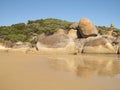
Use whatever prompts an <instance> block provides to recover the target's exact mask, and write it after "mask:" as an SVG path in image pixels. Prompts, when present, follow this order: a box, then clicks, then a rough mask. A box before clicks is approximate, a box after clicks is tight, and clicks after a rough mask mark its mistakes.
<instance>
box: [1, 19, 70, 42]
mask: <svg viewBox="0 0 120 90" xmlns="http://www.w3.org/2000/svg"><path fill="white" fill-rule="evenodd" d="M71 24H72V22H68V21H63V20H59V19H54V18H48V19H40V20H34V21H32V20H29V21H28V23H27V24H25V23H18V24H13V25H11V26H1V27H0V42H3V41H12V42H17V41H22V42H25V41H28V42H29V40H30V38H31V37H32V36H35V35H40V34H42V33H45V34H46V35H50V34H53V33H54V32H56V31H57V30H59V29H64V30H69V26H70V25H71Z"/></svg>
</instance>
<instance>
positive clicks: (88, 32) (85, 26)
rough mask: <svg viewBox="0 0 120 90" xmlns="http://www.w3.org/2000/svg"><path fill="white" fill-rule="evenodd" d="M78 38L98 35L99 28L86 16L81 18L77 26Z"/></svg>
mask: <svg viewBox="0 0 120 90" xmlns="http://www.w3.org/2000/svg"><path fill="white" fill-rule="evenodd" d="M77 35H78V38H87V37H90V36H97V35H98V30H97V28H96V27H95V25H94V24H93V23H92V22H91V21H90V20H89V19H86V18H83V19H81V20H80V22H79V24H78V28H77Z"/></svg>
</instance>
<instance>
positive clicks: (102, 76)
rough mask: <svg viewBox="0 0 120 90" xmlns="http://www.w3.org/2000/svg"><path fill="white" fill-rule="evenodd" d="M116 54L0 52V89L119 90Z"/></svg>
mask: <svg viewBox="0 0 120 90" xmlns="http://www.w3.org/2000/svg"><path fill="white" fill-rule="evenodd" d="M119 84H120V56H119V55H112V54H111V55H104V54H102V55H99V54H96V55H95V54H89V55H88V54H86V55H85V54H84V55H39V54H23V53H0V90H120V85H119Z"/></svg>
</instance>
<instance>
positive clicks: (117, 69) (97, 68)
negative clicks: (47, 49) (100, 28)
mask: <svg viewBox="0 0 120 90" xmlns="http://www.w3.org/2000/svg"><path fill="white" fill-rule="evenodd" d="M49 64H50V66H51V67H52V68H54V69H55V70H62V71H69V72H73V73H75V74H76V75H78V76H80V77H96V76H111V77H112V76H115V75H117V74H120V61H119V58H118V57H117V56H114V55H113V56H112V55H111V56H108V55H104V56H102V55H80V56H74V55H73V56H72V55H69V56H62V57H61V56H54V57H50V58H49Z"/></svg>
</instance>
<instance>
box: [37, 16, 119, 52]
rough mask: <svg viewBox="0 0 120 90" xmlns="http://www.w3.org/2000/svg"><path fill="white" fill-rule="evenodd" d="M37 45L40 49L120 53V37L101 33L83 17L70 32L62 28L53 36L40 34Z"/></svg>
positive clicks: (73, 25)
mask: <svg viewBox="0 0 120 90" xmlns="http://www.w3.org/2000/svg"><path fill="white" fill-rule="evenodd" d="M36 46H37V49H38V50H42V49H43V48H44V49H45V48H52V49H58V48H60V49H63V50H68V52H69V51H70V50H71V53H113V54H120V37H118V38H116V37H113V36H112V35H100V34H99V33H98V30H97V28H96V26H95V25H94V24H93V23H92V22H91V21H90V20H89V19H86V18H83V19H81V20H80V22H79V23H74V24H72V25H71V26H70V30H69V32H68V33H66V32H65V30H61V29H60V30H58V32H56V33H54V34H53V35H51V36H45V35H40V36H39V39H38V42H37V45H36ZM68 47H69V48H68Z"/></svg>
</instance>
